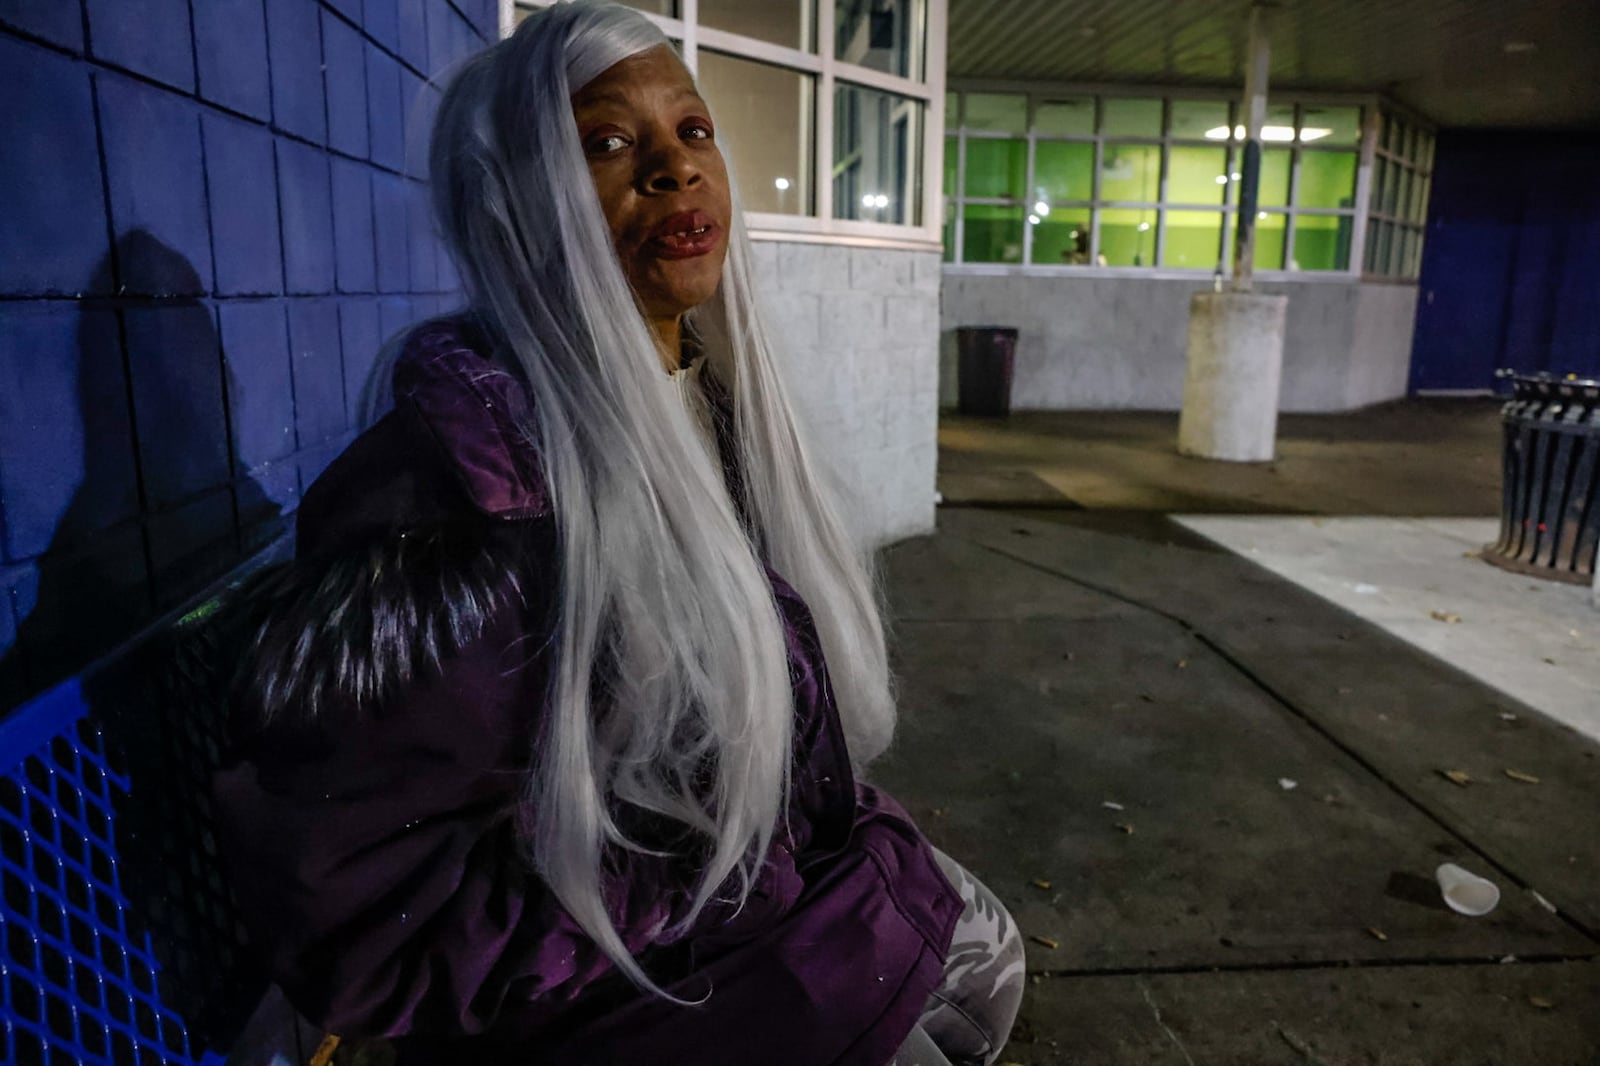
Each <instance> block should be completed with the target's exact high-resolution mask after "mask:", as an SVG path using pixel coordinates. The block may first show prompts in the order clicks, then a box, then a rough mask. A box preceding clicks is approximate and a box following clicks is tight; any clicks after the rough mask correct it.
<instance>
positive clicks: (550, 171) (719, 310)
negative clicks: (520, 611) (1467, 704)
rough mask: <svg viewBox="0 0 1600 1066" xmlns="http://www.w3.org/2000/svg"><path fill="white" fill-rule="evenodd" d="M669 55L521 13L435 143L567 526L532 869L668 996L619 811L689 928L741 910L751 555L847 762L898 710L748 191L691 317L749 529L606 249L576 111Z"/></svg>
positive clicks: (748, 800)
mask: <svg viewBox="0 0 1600 1066" xmlns="http://www.w3.org/2000/svg"><path fill="white" fill-rule="evenodd" d="M667 44H668V42H667V40H666V38H665V37H664V36H663V35H662V33H661V32H660V31H659V30H658V29H657V28H656V27H655V26H654V25H653V24H652V23H651V22H650V21H649V20H648V19H646V18H644V17H642V16H641V15H639V14H638V13H637V12H635V11H632V10H629V9H628V8H625V7H621V6H619V5H616V4H598V3H589V2H583V0H580V2H576V3H561V4H556V5H554V6H552V7H549V8H546V9H544V10H541V11H538V12H535V13H534V14H532V15H530V16H529V17H528V18H527V19H526V21H524V22H523V24H522V25H521V27H519V28H518V30H517V32H516V33H515V34H513V35H512V36H511V37H509V38H507V39H506V40H504V41H502V42H500V43H498V44H496V45H495V46H493V47H491V48H489V49H488V50H486V51H484V52H483V53H481V54H479V55H477V56H475V57H474V58H472V59H471V60H469V61H468V62H466V63H465V64H464V65H463V66H462V68H461V69H460V70H459V71H458V72H457V73H456V74H455V76H454V78H453V79H452V80H451V82H450V84H449V86H448V88H447V89H446V91H445V93H444V97H443V100H442V101H441V104H440V109H439V112H438V116H437V118H436V119H435V123H434V131H433V137H432V142H431V145H430V151H429V156H430V159H429V167H430V172H431V180H432V187H433V197H434V207H435V211H436V212H437V215H438V217H439V219H440V223H441V226H442V228H443V231H444V235H445V239H446V241H447V243H448V244H449V246H450V248H451V251H452V253H453V254H454V256H455V258H456V261H457V264H458V268H459V272H460V274H461V277H462V279H463V283H464V284H465V286H466V288H467V293H468V297H469V299H470V301H471V303H472V306H473V308H474V309H475V310H476V311H477V312H479V313H480V314H481V315H482V316H484V318H485V319H486V320H487V323H488V325H489V327H490V333H491V334H492V335H494V336H495V338H496V341H497V343H498V344H500V345H501V346H502V350H501V351H500V352H499V353H498V358H500V359H501V360H502V361H504V362H506V363H507V364H509V365H513V366H514V367H515V368H516V370H517V371H519V372H520V373H521V374H522V375H523V376H524V377H525V378H526V380H527V382H528V384H529V386H530V389H531V395H532V397H533V405H534V408H535V410H534V413H533V417H532V418H531V421H530V424H529V425H528V426H527V427H526V432H527V433H528V434H529V436H530V438H531V440H532V443H533V445H534V446H535V447H536V449H537V451H538V454H539V456H540V461H541V462H542V463H543V467H544V473H545V476H546V478H547V481H548V485H549V488H550V491H551V495H552V499H553V502H554V507H555V512H556V521H557V525H558V528H559V532H560V546H561V560H562V571H561V572H562V577H561V588H560V590H559V592H560V596H559V604H560V613H559V622H558V626H557V633H556V638H555V641H554V648H553V654H554V657H555V658H554V666H553V671H552V673H553V679H552V682H551V685H552V691H551V692H550V698H549V713H548V716H547V720H546V722H545V725H544V728H543V730H542V732H541V735H540V737H539V743H538V744H537V745H536V749H535V750H536V756H535V758H536V764H535V766H534V767H533V770H532V774H531V776H530V782H529V793H528V800H529V803H530V806H531V818H530V822H529V834H530V837H531V839H530V840H529V841H528V844H529V856H530V861H531V862H532V863H533V865H534V867H535V868H536V869H537V871H538V872H539V874H540V875H541V876H542V877H543V879H544V880H545V881H546V883H547V884H548V885H549V886H550V888H551V889H552V890H553V891H554V893H555V894H556V896H557V898H558V899H559V900H560V901H561V903H562V904H563V905H564V906H565V907H566V909H567V910H568V911H569V912H570V913H571V914H572V916H573V917H574V918H575V919H576V920H577V921H578V922H579V923H580V924H581V925H582V926H583V928H584V929H585V930H586V931H587V932H588V933H589V934H590V935H591V936H592V937H593V938H594V940H595V941H596V943H597V944H598V945H599V946H600V947H601V948H602V949H603V950H604V951H605V952H606V954H607V955H608V956H610V957H611V959H612V960H613V961H614V962H615V963H616V965H617V966H618V967H619V969H620V970H622V971H623V972H624V973H626V974H628V975H629V976H630V977H631V978H632V979H633V980H634V981H635V982H637V983H639V984H640V985H641V986H644V987H646V988H649V989H652V990H654V991H657V992H660V991H661V990H660V989H659V988H657V987H656V986H655V985H654V983H652V982H651V981H650V980H649V978H648V977H647V976H646V975H645V974H644V972H643V971H642V970H641V969H640V967H639V966H638V965H637V963H636V962H635V961H634V959H633V958H632V956H631V955H630V953H629V949H628V946H627V945H625V944H624V943H623V941H622V939H621V937H620V936H619V934H618V932H617V929H616V926H615V924H614V923H613V920H612V917H611V915H610V913H609V911H608V907H607V901H606V900H605V899H604V897H603V892H602V883H603V869H604V868H605V865H606V864H607V862H608V861H609V859H608V857H611V856H614V855H616V854H618V853H619V851H620V852H621V853H629V852H633V853H640V852H645V851H646V850H647V849H646V848H645V847H644V846H643V845H642V844H641V843H640V842H638V841H636V840H633V839H630V835H629V833H628V832H627V831H626V829H625V828H624V826H623V825H622V824H619V823H620V822H621V821H622V820H623V819H619V818H618V812H619V811H623V810H626V809H628V808H633V809H635V810H636V811H643V812H648V813H649V814H650V815H652V816H656V817H664V818H666V819H668V820H670V821H671V822H673V823H677V824H679V825H681V826H683V827H686V829H687V830H688V835H689V837H690V838H691V839H693V840H694V841H696V850H694V854H695V855H697V856H699V862H700V869H701V870H702V873H701V877H700V880H699V883H698V886H697V887H696V891H695V894H694V897H693V900H692V904H691V905H690V906H689V907H688V908H686V910H685V912H684V913H683V914H682V916H681V920H680V921H679V923H678V926H677V929H678V931H681V930H683V929H686V928H687V927H688V926H689V924H690V923H691V922H693V921H694V920H695V918H696V917H698V915H699V914H700V913H701V911H702V909H703V908H704V907H705V906H706V904H707V903H709V902H710V901H711V900H712V899H713V898H715V897H717V896H718V893H719V890H722V891H723V892H724V893H727V892H728V890H729V886H731V890H732V891H731V894H732V896H733V901H734V902H735V903H736V904H738V905H742V904H743V901H744V899H745V897H746V896H747V895H748V893H749V890H750V885H751V884H752V881H753V878H754V876H755V875H756V873H757V871H758V870H759V868H760V865H761V863H762V862H763V861H764V860H765V856H766V854H767V851H768V848H769V847H770V846H771V842H772V837H773V834H774V832H775V831H776V828H777V825H778V822H779V818H780V815H781V813H782V812H783V810H784V809H785V805H786V796H787V792H788V775H789V768H790V760H791V757H792V755H791V746H792V745H791V738H792V734H793V730H794V706H793V691H792V688H791V681H790V677H789V671H788V659H787V653H786V645H785V640H784V635H783V629H782V623H781V621H780V617H779V614H778V611H777V607H776V604H775V603H774V600H773V594H772V587H771V584H770V582H769V580H768V578H767V575H766V572H765V570H764V564H766V565H770V566H771V567H772V568H773V569H774V570H776V571H777V572H778V573H780V574H782V575H783V576H784V577H785V578H786V579H787V580H788V581H789V582H790V583H791V584H792V585H793V586H794V587H795V588H796V589H797V590H798V591H799V592H800V594H801V595H802V596H803V597H804V598H805V599H806V601H807V602H808V604H809V605H810V607H811V610H812V614H813V616H814V618H815V620H816V623H817V627H818V630H819V635H820V638H821V641H822V647H823V650H824V654H825V655H826V658H827V661H828V664H829V668H830V673H831V675H832V679H833V684H834V689H835V692H836V693H837V700H838V704H839V707H840V712H841V717H842V719H843V723H844V727H845V734H846V737H847V741H848V744H849V747H850V753H851V757H852V760H853V761H854V762H855V763H856V765H857V766H864V765H865V764H866V763H867V762H869V761H870V760H871V759H873V758H875V757H876V756H877V755H878V754H880V753H881V752H882V751H883V749H884V748H885V747H886V746H887V745H888V743H889V739H890V736H891V734H892V733H893V730H894V718H895V710H894V700H893V696H892V694H891V691H890V683H889V676H888V667H887V662H886V656H885V652H884V634H883V627H882V623H881V621H880V617H879V613H878V608H877V602H876V598H875V596H874V589H873V582H872V578H871V571H870V560H869V558H868V556H867V554H866V552H865V551H864V550H863V547H862V546H861V545H859V544H857V543H856V542H855V541H854V540H853V539H852V537H851V536H850V534H849V533H848V532H847V526H846V523H845V521H844V520H843V516H842V514H841V510H840V505H839V503H838V502H837V499H836V496H835V493H834V492H833V490H832V489H830V488H829V486H828V485H827V484H826V483H825V481H824V479H823V478H822V477H821V476H820V474H819V471H818V467H817V464H816V462H815V461H814V459H813V457H812V454H811V452H810V449H809V447H808V446H807V444H806V442H805V439H804V436H803V435H802V433H801V431H800V430H799V428H798V427H797V425H796V420H795V415H794V412H793V409H792V407H791V405H790V402H789V399H788V397H787V395H786V391H785V388H784V385H783V382H782V379H781V377H780V374H779V372H778V369H777V367H776V366H775V359H774V350H773V345H772V343H771V340H770V339H769V335H768V332H767V330H766V329H765V327H764V326H763V324H762V320H761V315H760V313H759V310H758V307H757V303H756V300H755V298H754V295H753V291H752V290H753V284H752V277H751V249H750V243H749V238H748V236H747V234H746V233H745V231H744V226H743V221H742V214H741V210H740V207H739V203H738V200H737V197H735V200H734V210H733V220H732V225H731V227H730V233H729V250H728V255H727V259H726V262H725V266H724V268H723V272H722V279H721V283H720V285H719V288H718V290H717V293H716V295H715V296H714V297H713V299H712V300H710V301H708V302H707V304H705V305H704V306H702V307H701V308H698V309H696V311H695V312H694V313H693V315H692V316H691V327H692V329H693V331H694V332H695V334H696V335H697V336H698V337H699V338H700V340H701V342H702V344H703V347H704V350H705V358H706V360H707V366H706V368H705V372H709V373H710V374H713V375H715V377H716V379H717V380H718V381H720V382H721V383H722V385H723V387H724V388H726V389H727V390H728V391H729V392H730V393H731V395H732V396H733V401H734V403H733V411H734V426H735V434H734V435H735V437H736V439H737V452H738V454H737V461H738V466H739V473H740V476H741V479H742V483H743V486H744V494H745V497H746V512H747V515H748V522H749V525H748V527H747V525H746V523H745V522H744V521H743V520H741V516H740V514H739V512H738V509H737V507H736V506H735V505H734V503H733V502H732V500H731V498H730V495H729V492H728V490H727V487H726V485H725V483H724V477H723V472H722V467H721V464H720V462H719V461H718V459H717V458H716V456H715V454H714V449H713V448H710V447H708V445H707V443H706V441H705V438H704V434H703V433H702V431H701V430H700V429H699V427H698V425H697V424H696V422H695V418H694V415H693V414H692V413H691V411H689V410H688V407H687V406H686V404H685V402H684V397H683V395H682V394H681V388H680V386H679V384H677V383H675V381H674V379H672V378H670V377H669V376H668V375H666V374H664V373H663V372H662V367H661V359H660V355H659V351H658V348H657V345H656V342H655V339H654V337H653V335H652V333H651V331H650V329H649V327H648V325H647V323H646V321H645V319H644V316H643V314H642V313H641V311H640V310H639V305H638V303H637V301H636V300H635V297H634V295H633V292H632V290H631V289H630V287H629V284H628V281H627V279H626V277H625V275H624V273H623V269H622V267H621V264H620V262H619V260H618V258H617V256H616V253H615V250H614V249H613V247H612V244H611V238H610V231H609V229H608V227H607V224H606V219H605V217H604V214H603V212H602V210H601V207H600V203H599V198H598V196H597V195H596V193H595V189H594V185H593V182H592V179H591V178H590V176H589V171H588V166H587V163H586V161H585V157H584V154H583V151H582V147H581V145H580V142H579V139H578V131H577V127H576V123H575V121H574V119H573V114H572V107H571V96H572V94H573V92H575V91H576V90H578V89H581V88H582V87H583V86H584V85H586V84H588V83H589V82H590V81H592V80H593V79H594V78H595V77H597V76H598V75H599V74H601V73H602V72H603V71H605V70H607V69H608V68H610V67H611V66H613V65H615V64H616V63H618V62H620V61H621V60H623V59H626V58H628V57H629V56H632V55H635V54H638V53H640V52H643V51H646V50H648V49H651V48H656V47H662V46H666V45H667ZM699 400H700V402H704V397H703V396H702V397H700V398H699ZM665 932H667V933H669V934H670V933H671V932H672V931H671V930H666V931H665Z"/></svg>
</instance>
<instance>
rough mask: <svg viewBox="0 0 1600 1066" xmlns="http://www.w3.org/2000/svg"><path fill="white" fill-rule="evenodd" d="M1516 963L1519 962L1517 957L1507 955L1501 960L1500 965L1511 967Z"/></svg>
mask: <svg viewBox="0 0 1600 1066" xmlns="http://www.w3.org/2000/svg"><path fill="white" fill-rule="evenodd" d="M1516 961H1517V957H1516V956H1515V955H1507V956H1506V957H1505V958H1503V959H1501V960H1500V965H1501V966H1509V965H1511V964H1512V963H1514V962H1516Z"/></svg>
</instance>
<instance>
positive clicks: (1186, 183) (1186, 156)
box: [1167, 145, 1228, 204]
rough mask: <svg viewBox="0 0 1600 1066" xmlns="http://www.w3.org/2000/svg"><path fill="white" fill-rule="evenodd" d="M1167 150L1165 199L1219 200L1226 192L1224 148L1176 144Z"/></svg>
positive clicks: (1187, 201)
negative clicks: (1168, 155) (1168, 151)
mask: <svg viewBox="0 0 1600 1066" xmlns="http://www.w3.org/2000/svg"><path fill="white" fill-rule="evenodd" d="M1171 151H1172V154H1171V156H1170V157H1169V159H1168V162H1167V202H1168V203H1171V204H1220V203H1222V202H1223V197H1224V196H1225V195H1226V193H1227V191H1228V150H1227V149H1226V148H1191V147H1187V146H1184V145H1177V146H1174V147H1173V148H1172V150H1171ZM1218 179H1221V180H1220V181H1219V180H1218Z"/></svg>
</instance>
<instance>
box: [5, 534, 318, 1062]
mask: <svg viewBox="0 0 1600 1066" xmlns="http://www.w3.org/2000/svg"><path fill="white" fill-rule="evenodd" d="M281 554H282V549H281V547H275V548H274V549H269V550H268V551H267V552H265V553H263V554H262V555H261V556H258V557H257V559H256V560H254V561H252V563H251V564H249V565H247V566H245V567H242V568H241V569H240V570H239V571H237V572H236V576H235V577H234V578H232V579H231V580H230V581H229V582H226V583H224V586H223V588H222V590H220V591H214V592H213V594H212V595H210V596H209V597H206V598H203V599H202V600H201V601H200V604H199V606H197V607H194V608H192V609H190V610H188V611H187V612H183V613H179V614H176V615H174V616H169V618H168V619H166V620H165V621H164V622H163V623H162V624H159V625H157V626H155V627H152V629H151V630H149V631H147V634H146V635H145V636H143V637H141V638H139V639H137V640H136V641H135V642H134V643H133V644H132V645H131V646H130V647H128V648H127V649H125V650H123V651H121V652H119V653H117V654H116V655H114V656H112V657H110V658H108V659H107V660H105V661H103V662H101V663H99V664H96V665H95V666H94V667H92V668H91V669H90V670H88V671H86V672H85V673H84V674H83V675H81V676H79V677H77V678H74V679H72V680H70V681H67V682H65V683H63V684H61V685H59V686H57V687H56V688H54V689H52V690H50V691H48V692H46V693H44V694H43V695H41V696H39V697H37V698H36V699H33V700H32V701H30V702H28V703H26V704H24V705H23V706H22V707H20V708H18V709H17V710H15V711H13V712H12V713H10V714H9V715H8V716H6V717H5V719H4V720H3V721H0V1005H3V1009H4V1017H3V1022H4V1030H3V1033H0V1061H3V1062H6V1063H15V1064H17V1066H57V1064H64V1063H110V1064H116V1066H124V1064H138V1066H143V1064H146V1063H161V1064H172V1066H212V1064H218V1063H222V1062H223V1061H224V1060H225V1053H226V1050H227V1048H228V1047H229V1046H230V1043H231V1042H232V1041H233V1039H234V1038H235V1037H236V1036H237V1034H238V1033H239V1032H240V1030H241V1028H242V1027H243V1026H244V1024H245V1022H246V1020H247V1018H248V1017H249V1016H250V1014H251V1012H252V1011H253V1010H254V1009H255V1007H256V1005H257V1003H258V1001H260V1000H261V997H262V993H263V991H264V990H265V989H266V981H265V979H264V978H263V977H262V976H261V975H260V972H259V970H258V969H257V968H256V967H255V965H254V964H253V962H252V958H251V954H250V951H249V948H248V943H247V941H246V938H245V935H244V931H243V928H242V926H241V925H240V924H239V921H238V918H237V915H236V912H235V905H234V902H233V899H232V897H231V894H230V893H229V891H228V889H227V886H226V884H225V882H224V881H223V878H222V873H221V870H220V869H219V863H218V859H217V850H216V841H215V839H214V837H213V834H212V817H211V798H210V790H209V779H210V775H211V772H212V770H213V769H214V768H215V766H216V765H217V762H218V759H219V757H220V754H221V751H222V748H223V735H222V733H223V726H224V723H223V720H222V718H223V715H222V701H221V699H220V695H221V687H220V684H219V681H220V679H221V673H222V671H223V669H224V666H225V664H222V663H220V662H218V661H217V656H214V655H208V654H207V651H208V650H214V645H215V641H216V640H217V639H218V638H217V637H216V636H215V634H214V630H215V628H216V627H215V626H214V625H212V624H211V618H212V615H213V614H214V613H215V611H216V608H217V605H218V604H219V603H220V602H221V596H222V595H225V593H226V591H227V589H228V588H229V587H236V586H237V585H238V583H239V582H240V581H241V580H243V579H244V575H246V574H248V573H249V572H251V571H253V570H255V569H257V568H258V567H259V566H260V565H262V563H264V562H267V561H271V560H272V559H273V558H274V557H277V556H281ZM208 646H209V647H208ZM227 665H231V664H227ZM310 1050H311V1049H305V1051H304V1053H303V1054H300V1055H299V1057H298V1061H299V1062H302V1063H303V1062H305V1061H307V1059H308V1058H309V1057H310Z"/></svg>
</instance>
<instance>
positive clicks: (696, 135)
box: [683, 122, 712, 141]
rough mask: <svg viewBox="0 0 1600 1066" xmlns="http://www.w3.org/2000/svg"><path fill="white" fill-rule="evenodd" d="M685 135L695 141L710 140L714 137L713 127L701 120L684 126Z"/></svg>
mask: <svg viewBox="0 0 1600 1066" xmlns="http://www.w3.org/2000/svg"><path fill="white" fill-rule="evenodd" d="M683 136H685V137H687V138H689V139H690V140H695V141H709V140H710V139H711V137H712V133H711V127H710V126H707V125H705V124H704V123H701V122H696V123H695V124H693V125H692V126H685V127H684V128H683Z"/></svg>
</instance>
